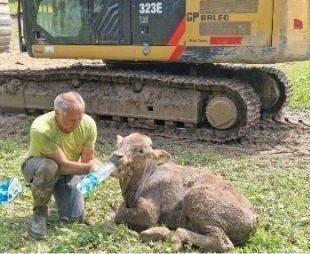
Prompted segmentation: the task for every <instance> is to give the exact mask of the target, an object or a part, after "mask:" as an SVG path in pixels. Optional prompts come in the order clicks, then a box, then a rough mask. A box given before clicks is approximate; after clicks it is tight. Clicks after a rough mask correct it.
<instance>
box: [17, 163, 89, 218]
mask: <svg viewBox="0 0 310 254" xmlns="http://www.w3.org/2000/svg"><path fill="white" fill-rule="evenodd" d="M21 170H22V173H23V175H24V178H25V180H26V181H27V182H28V183H29V185H30V189H31V192H32V196H33V202H34V204H33V206H34V208H36V207H45V206H47V204H48V202H49V201H50V199H51V196H52V195H54V198H55V201H56V205H57V208H58V214H59V216H60V218H61V219H65V220H69V221H76V220H80V221H81V220H83V218H84V198H83V195H82V194H81V193H79V192H78V190H77V189H76V185H77V183H78V182H79V181H80V180H81V178H82V177H81V176H69V175H60V174H59V170H58V165H57V163H56V162H55V161H53V160H51V159H48V158H45V157H31V158H29V159H28V160H26V161H25V162H24V163H23V165H22V168H21Z"/></svg>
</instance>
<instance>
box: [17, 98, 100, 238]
mask: <svg viewBox="0 0 310 254" xmlns="http://www.w3.org/2000/svg"><path fill="white" fill-rule="evenodd" d="M54 109H55V110H54V111H52V112H49V113H46V114H44V115H42V116H39V117H38V118H36V119H35V120H34V122H33V123H32V125H31V128H30V147H29V157H28V159H27V160H26V161H25V162H24V163H23V165H22V173H23V175H24V177H25V179H26V181H27V182H28V183H30V189H31V192H32V196H33V201H34V205H33V220H32V223H31V226H30V230H29V233H30V235H31V236H33V237H34V238H36V239H41V238H43V237H44V236H45V235H46V233H47V217H48V210H47V204H48V202H49V201H50V198H51V196H52V194H53V195H54V197H55V200H56V204H57V207H58V214H59V216H60V218H61V219H62V220H66V221H70V222H71V221H82V220H83V218H84V198H83V196H82V195H81V194H80V193H79V192H78V191H77V189H76V185H77V183H78V182H79V181H80V180H81V175H84V174H87V173H88V172H89V171H90V170H91V169H92V170H93V169H94V167H95V165H98V164H100V163H101V162H100V161H99V159H97V158H96V157H95V154H94V148H95V141H96V138H97V129H96V123H95V121H94V120H93V119H92V118H91V117H90V116H88V115H86V114H84V111H85V103H84V101H83V99H82V97H81V96H80V95H79V94H78V93H76V92H67V93H63V94H60V95H58V96H57V97H56V98H55V101H54Z"/></svg>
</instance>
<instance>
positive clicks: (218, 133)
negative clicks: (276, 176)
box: [0, 0, 310, 142]
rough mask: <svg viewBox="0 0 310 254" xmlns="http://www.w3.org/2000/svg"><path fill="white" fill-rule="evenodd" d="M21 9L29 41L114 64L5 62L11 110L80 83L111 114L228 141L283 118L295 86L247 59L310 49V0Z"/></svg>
mask: <svg viewBox="0 0 310 254" xmlns="http://www.w3.org/2000/svg"><path fill="white" fill-rule="evenodd" d="M0 2H1V0H0ZM2 2H3V0H2ZM18 9H19V10H18V24H19V39H20V46H21V50H22V51H26V52H28V54H29V55H30V56H32V57H34V58H72V59H81V58H84V59H103V61H104V62H105V63H106V65H105V67H93V66H75V67H70V68H61V69H49V70H43V71H31V70H29V71H25V72H23V73H20V72H19V73H14V72H3V73H1V74H0V107H1V109H2V110H3V111H26V112H31V111H46V110H49V109H51V108H52V101H53V98H54V96H55V95H57V94H58V93H60V92H62V91H65V90H76V91H77V92H79V93H81V94H82V95H83V97H84V98H85V100H86V103H87V105H88V107H87V111H88V112H89V113H91V114H92V115H98V116H100V117H101V118H103V119H110V120H112V121H118V122H122V123H126V124H127V125H128V126H140V127H146V128H154V129H156V128H159V127H163V126H164V127H171V128H185V129H191V130H194V131H195V133H197V135H200V136H204V137H206V139H209V140H211V141H216V142H217V141H218V142H225V141H229V140H234V139H238V138H239V137H241V136H243V135H245V133H246V132H247V131H248V130H249V129H250V127H251V126H253V125H254V124H255V123H256V122H257V121H258V120H259V119H261V118H268V119H276V118H277V117H278V116H279V114H280V113H281V110H282V109H283V107H284V106H285V105H286V104H287V103H288V101H289V99H290V96H291V87H290V84H289V81H288V79H287V77H286V76H285V74H284V73H282V72H281V71H279V70H277V69H275V68H273V67H270V66H269V65H264V66H257V65H256V66H252V65H248V64H252V63H255V64H272V63H279V62H287V61H296V60H309V58H310V57H309V56H310V35H309V31H310V30H309V25H310V17H309V16H310V12H309V10H310V1H309V0H19V8H18Z"/></svg>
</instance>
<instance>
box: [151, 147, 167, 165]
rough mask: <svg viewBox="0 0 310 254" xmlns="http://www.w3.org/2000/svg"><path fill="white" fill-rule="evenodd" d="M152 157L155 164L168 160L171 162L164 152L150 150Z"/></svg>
mask: <svg viewBox="0 0 310 254" xmlns="http://www.w3.org/2000/svg"><path fill="white" fill-rule="evenodd" d="M152 155H153V158H154V160H156V162H157V164H162V163H164V162H166V161H168V160H171V154H170V153H167V152H166V151H164V150H160V149H156V150H152Z"/></svg>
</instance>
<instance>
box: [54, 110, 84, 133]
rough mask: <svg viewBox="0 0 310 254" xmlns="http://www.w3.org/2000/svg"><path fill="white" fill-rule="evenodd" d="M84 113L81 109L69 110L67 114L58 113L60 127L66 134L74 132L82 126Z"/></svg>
mask: <svg viewBox="0 0 310 254" xmlns="http://www.w3.org/2000/svg"><path fill="white" fill-rule="evenodd" d="M83 114H84V111H83V110H81V109H69V110H67V111H65V112H60V111H56V117H57V124H58V127H59V128H60V129H61V131H62V132H64V133H70V132H72V131H74V130H75V129H76V128H77V127H78V126H79V124H80V122H81V120H82V117H83Z"/></svg>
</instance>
